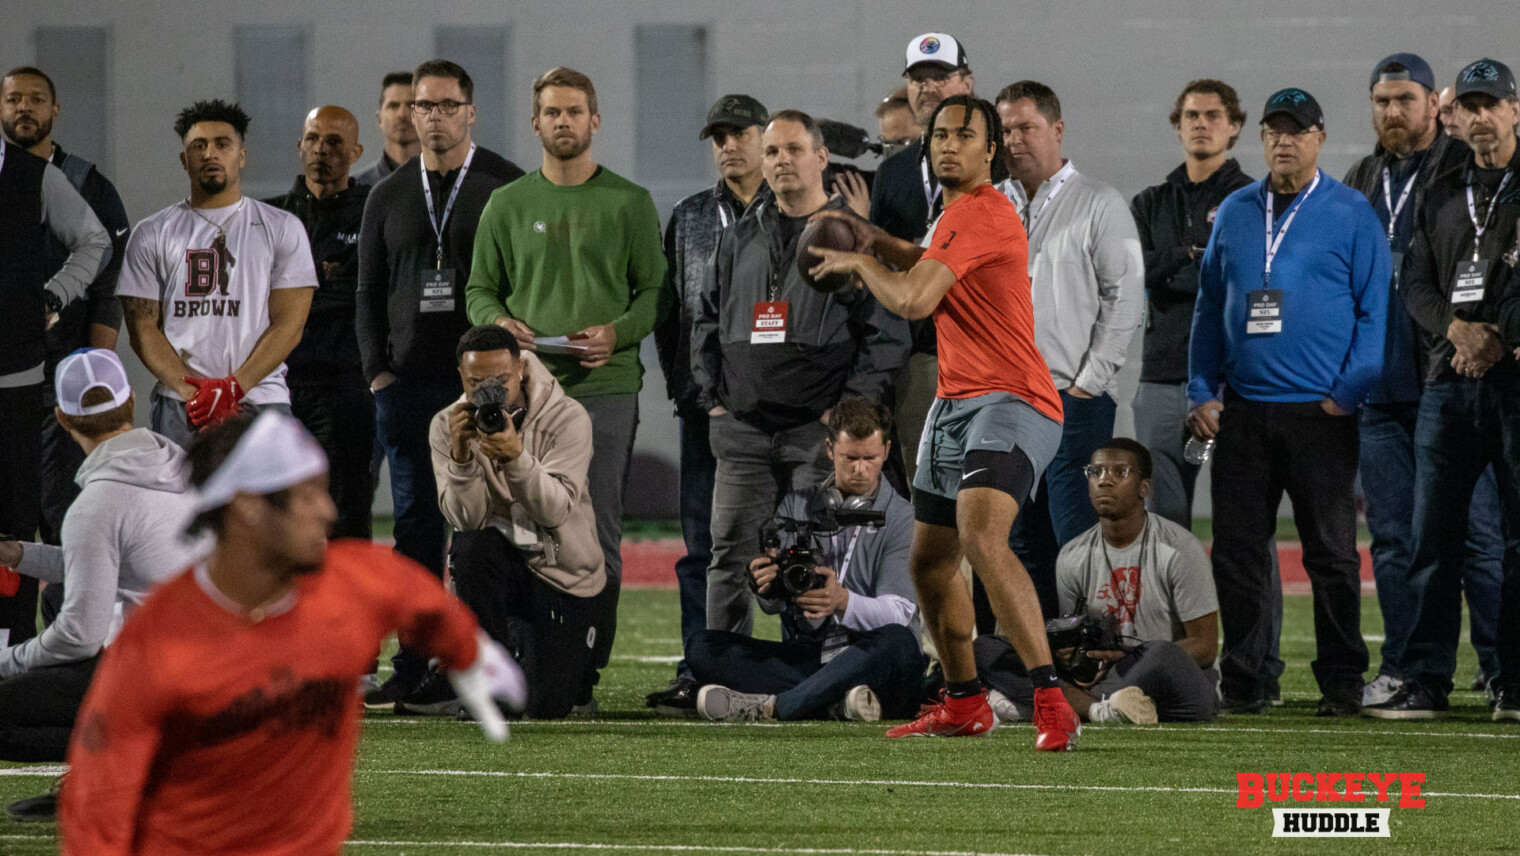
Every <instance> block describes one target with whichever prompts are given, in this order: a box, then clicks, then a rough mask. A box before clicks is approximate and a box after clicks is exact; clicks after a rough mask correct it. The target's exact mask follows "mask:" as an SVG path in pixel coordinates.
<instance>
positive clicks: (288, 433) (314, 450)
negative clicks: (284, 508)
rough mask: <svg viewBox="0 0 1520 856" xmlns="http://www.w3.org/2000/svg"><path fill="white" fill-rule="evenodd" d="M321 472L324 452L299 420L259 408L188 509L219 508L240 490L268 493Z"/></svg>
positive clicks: (324, 457)
mask: <svg viewBox="0 0 1520 856" xmlns="http://www.w3.org/2000/svg"><path fill="white" fill-rule="evenodd" d="M325 472H327V456H326V455H324V454H323V453H322V447H321V446H318V445H317V441H316V440H315V439H313V438H312V436H311V434H309V433H307V431H306V429H305V428H303V427H302V426H301V423H300V422H297V421H296V420H295V419H293V418H291V417H289V416H286V415H284V414H283V413H277V412H274V411H265V412H264V413H263V414H262V415H260V416H259V418H258V419H255V420H254V422H253V426H252V427H251V428H249V429H248V433H246V434H244V435H243V436H242V438H241V439H239V440H238V442H237V445H236V446H233V447H232V454H230V455H228V456H227V460H225V461H223V462H222V465H221V466H220V467H217V469H216V472H214V473H212V474H211V478H209V479H207V480H206V483H205V484H204V485H202V486H201V489H200V491H199V494H198V496H197V497H196V502H195V511H194V513H195V514H201V513H202V512H206V511H210V510H211V509H213V508H221V507H222V506H224V505H226V504H227V503H229V502H231V501H232V498H233V497H235V496H237V495H238V494H240V493H256V494H266V493H274V492H276V491H281V490H284V489H285V488H288V487H291V486H293V485H296V484H300V483H301V482H303V481H306V480H307V479H309V478H312V477H313V476H319V475H321V474H322V473H325Z"/></svg>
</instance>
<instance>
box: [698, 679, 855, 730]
mask: <svg viewBox="0 0 1520 856" xmlns="http://www.w3.org/2000/svg"><path fill="white" fill-rule="evenodd" d="M775 710H776V697H775V696H773V695H762V694H760V693H741V692H735V691H734V690H731V689H729V688H728V687H720V686H718V685H717V684H708V685H707V686H705V687H703V688H702V689H701V691H699V692H698V693H697V712H698V713H700V714H702V715H703V716H705V717H707V718H708V719H710V720H712V721H713V722H756V721H760V720H770V719H775V718H776V714H775ZM877 715H878V716H880V714H879V713H878V714H877Z"/></svg>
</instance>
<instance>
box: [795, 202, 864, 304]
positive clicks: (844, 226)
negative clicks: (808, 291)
mask: <svg viewBox="0 0 1520 856" xmlns="http://www.w3.org/2000/svg"><path fill="white" fill-rule="evenodd" d="M814 247H818V248H820V249H826V250H843V251H845V252H847V253H853V252H855V232H854V231H853V230H851V229H850V226H849V224H848V223H844V222H841V221H839V220H837V219H835V218H833V217H822V218H819V219H818V220H815V221H813V222H812V223H809V224H808V225H807V228H806V229H803V230H802V234H801V235H800V236H799V237H798V238H797V272H798V273H800V274H802V281H803V282H806V283H807V284H808V285H811V286H812V287H814V288H816V289H818V290H819V291H823V292H833V291H840V290H842V289H846V288H849V287H851V286H852V285H854V282H853V280H854V277H852V276H850V275H849V274H843V273H831V274H829V275H827V276H824V277H821V278H817V279H815V278H814V277H813V275H812V274H811V273H809V272H808V271H810V270H812V269H813V268H814V267H816V266H817V265H818V263H819V262H821V261H823V259H822V258H820V257H819V256H815V255H813V253H812V252H811V250H812V248H814Z"/></svg>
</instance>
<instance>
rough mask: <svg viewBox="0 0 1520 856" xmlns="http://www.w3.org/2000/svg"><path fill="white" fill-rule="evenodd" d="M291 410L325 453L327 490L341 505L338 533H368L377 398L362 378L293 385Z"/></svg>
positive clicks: (346, 535)
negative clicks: (360, 380) (342, 383)
mask: <svg viewBox="0 0 1520 856" xmlns="http://www.w3.org/2000/svg"><path fill="white" fill-rule="evenodd" d="M290 412H291V413H292V414H293V415H294V416H295V417H296V418H297V419H299V420H301V424H302V425H305V426H306V430H308V431H310V432H311V434H312V436H313V437H316V438H317V443H318V444H319V445H321V446H322V451H323V452H326V453H327V478H328V482H327V490H328V492H329V493H331V494H332V498H333V504H334V505H336V506H338V522H337V523H336V524H335V525H334V526H333V533H332V536H333V537H334V538H364V539H366V540H368V539H369V537H370V508H371V506H372V505H373V504H374V500H375V483H374V477H373V476H372V475H371V474H370V458H371V456H372V452H373V450H374V447H375V397H374V395H373V394H371V393H370V391H369V390H368V389H365V387H364V385H363V383H362V382H357V381H356V382H355V383H352V384H344V385H341V386H340V385H323V386H318V385H313V384H292V385H291V387H290Z"/></svg>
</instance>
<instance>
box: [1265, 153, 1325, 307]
mask: <svg viewBox="0 0 1520 856" xmlns="http://www.w3.org/2000/svg"><path fill="white" fill-rule="evenodd" d="M1316 187H1319V170H1315V171H1314V181H1312V182H1310V183H1309V189H1308V190H1305V191H1304V195H1303V196H1300V197H1298V201H1297V202H1294V203H1293V207H1292V208H1290V209H1288V215H1287V216H1286V217H1284V218H1283V224H1282V228H1281V229H1278V230H1277V237H1276V238H1273V237H1272V207H1273V201H1274V200H1273V196H1272V185H1271V183H1268V184H1267V213H1266V217H1267V266H1266V269H1265V271H1264V272H1263V273H1262V275H1261V281H1262V287H1263V288H1265V287H1266V284H1267V283H1270V282H1271V281H1272V260H1273V259H1275V258H1277V250H1278V249H1279V248H1280V247H1282V242H1283V238H1286V237H1287V236H1288V227H1290V226H1292V225H1293V220H1294V218H1295V217H1297V216H1298V209H1300V208H1302V207H1304V203H1305V202H1307V201H1308V200H1309V194H1311V193H1313V192H1314V188H1316Z"/></svg>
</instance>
